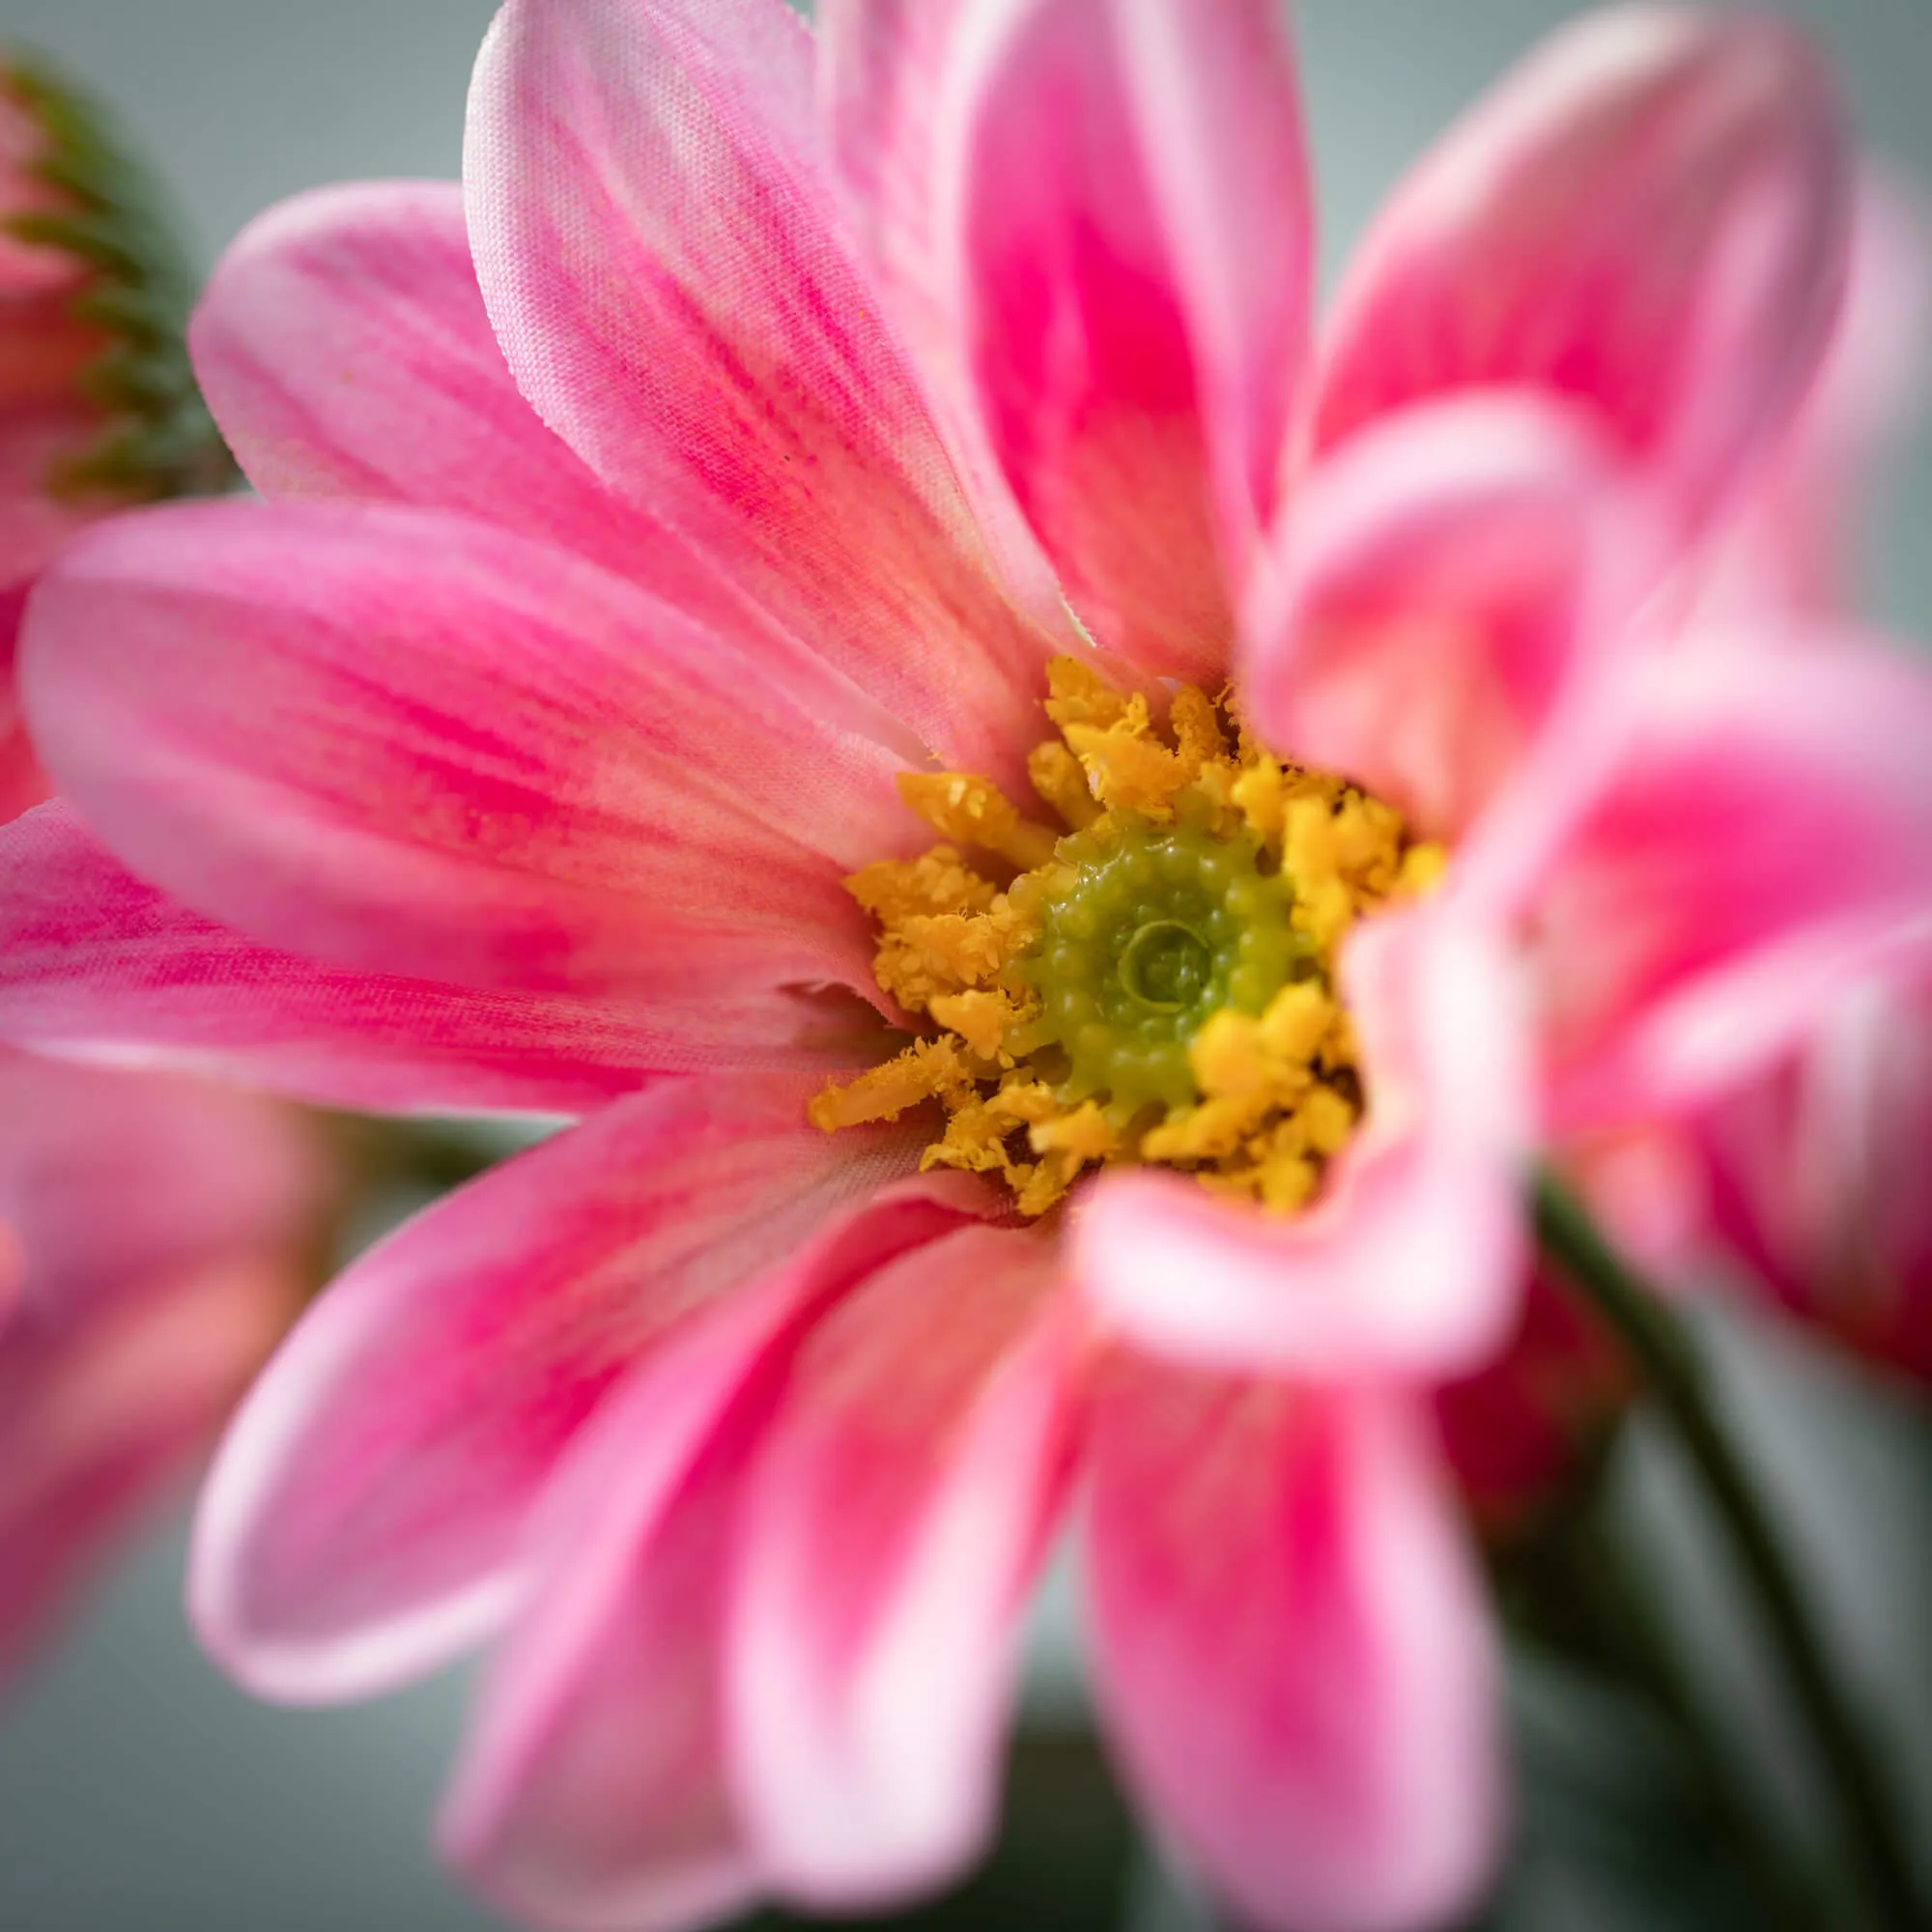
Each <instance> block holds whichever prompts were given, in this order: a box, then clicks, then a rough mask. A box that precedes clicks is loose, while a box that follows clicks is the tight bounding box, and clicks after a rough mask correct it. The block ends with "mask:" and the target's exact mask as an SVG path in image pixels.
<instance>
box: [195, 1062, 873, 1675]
mask: <svg viewBox="0 0 1932 1932" xmlns="http://www.w3.org/2000/svg"><path fill="white" fill-rule="evenodd" d="M808 1091H809V1088H808V1087H807V1086H806V1085H805V1084H804V1083H801V1082H800V1081H798V1080H797V1079H795V1078H794V1079H790V1080H785V1079H770V1078H754V1077H751V1076H743V1077H740V1078H737V1079H730V1078H726V1077H722V1076H721V1077H719V1078H717V1079H710V1080H705V1081H702V1082H680V1083H676V1084H673V1085H671V1086H669V1087H667V1088H664V1089H662V1090H660V1091H659V1092H658V1093H655V1094H648V1095H644V1096H641V1097H639V1098H638V1099H636V1100H632V1101H629V1102H625V1103H621V1104H619V1105H616V1106H613V1107H611V1108H609V1109H606V1110H605V1111H604V1112H602V1113H600V1114H599V1115H598V1116H596V1117H595V1119H594V1120H592V1121H590V1122H586V1123H585V1124H583V1125H582V1126H580V1127H577V1128H575V1129H572V1130H571V1131H569V1132H567V1133H565V1134H563V1135H561V1136H559V1137H558V1138H556V1139H554V1140H553V1141H551V1142H549V1143H547V1144H546V1145H544V1146H542V1147H540V1148H538V1149H536V1150H534V1151H531V1152H529V1153H527V1154H525V1155H523V1156H522V1157H520V1158H519V1159H517V1160H515V1161H512V1162H511V1163H509V1164H508V1165H507V1166H505V1167H503V1168H501V1169H499V1170H497V1171H495V1172H493V1173H492V1174H490V1175H488V1176H486V1177H485V1178H484V1179H481V1180H478V1181H476V1182H473V1183H471V1184H470V1185H469V1187H467V1188H465V1189H463V1190H462V1191H461V1192H459V1193H457V1194H455V1195H452V1196H450V1197H449V1198H448V1199H447V1200H445V1201H443V1202H441V1203H440V1204H439V1205H438V1206H437V1207H435V1208H431V1209H429V1210H428V1211H426V1212H425V1213H424V1214H422V1215H420V1216H419V1217H417V1218H416V1219H415V1220H414V1221H412V1222H411V1223H410V1224H409V1225H407V1226H406V1227H405V1228H403V1229H402V1230H401V1231H399V1232H398V1233H397V1234H396V1235H395V1236H391V1237H390V1238H389V1239H388V1240H387V1241H385V1242H384V1243H383V1244H381V1245H380V1246H379V1247H377V1248H375V1249H374V1250H372V1251H371V1252H370V1253H369V1254H368V1255H366V1256H365V1257H364V1258H363V1259H362V1260H361V1261H359V1262H358V1263H356V1264H355V1266H353V1267H352V1268H351V1269H350V1270H349V1272H348V1273H347V1274H345V1275H344V1276H342V1277H341V1278H340V1279H339V1280H338V1281H337V1282H336V1283H335V1284H334V1285H333V1286H332V1287H331V1288H330V1290H329V1292H328V1293H327V1295H326V1296H325V1297H324V1298H323V1300H321V1301H320V1302H318V1303H317V1305H316V1306H315V1308H314V1309H313V1310H312V1311H311V1312H310V1314H309V1315H308V1316H307V1317H306V1318H305V1319H304V1321H302V1323H301V1325H300V1326H299V1327H298V1330H297V1331H296V1333H295V1334H294V1335H293V1336H292V1337H291V1338H290V1340H289V1342H288V1344H287V1345H286V1347H285V1348H284V1349H283V1350H282V1351H281V1353H280V1354H279V1355H278V1356H277V1358H276V1360H275V1361H274V1362H273V1364H271V1365H270V1368H269V1370H268V1371H267V1372H266V1373H265V1374H264V1376H263V1377H262V1378H261V1379H260V1380H259V1381H258V1382H257V1384H256V1385H255V1388H254V1390H253V1391H252V1392H251V1394H250V1396H249V1399H248V1402H247V1404H246V1405H245V1406H244V1407H243V1409H242V1410H241V1415H240V1416H239V1418H238V1419H237V1421H236V1424H235V1426H234V1428H233V1430H232V1431H231V1432H230V1434H229V1436H228V1439H227V1441H226V1443H225V1444H224V1446H223V1450H222V1454H221V1459H220V1461H219V1463H218V1464H217V1465H216V1468H215V1470H214V1473H213V1476H212V1477H211V1479H210V1482H209V1485H208V1489H207V1492H206V1494H205V1496H204V1499H203V1504H202V1510H201V1516H200V1520H199V1523H198V1525H197V1531H196V1542H195V1554H194V1577H193V1607H194V1611H195V1616H196V1621H197V1624H198V1626H199V1628H200V1630H201V1633H202V1635H203V1638H204V1640H205V1641H206V1642H207V1643H208V1644H209V1646H210V1647H211V1649H213V1651H214V1652H215V1654H216V1655H217V1656H219V1657H221V1658H222V1659H223V1661H224V1662H226V1663H227V1664H228V1665H229V1667H230V1668H231V1669H232V1670H234V1671H235V1672H236V1673H237V1674H238V1675H240V1676H241V1678H242V1679H243V1680H244V1681H245V1682H247V1683H248V1684H249V1685H250V1686H251V1687H252V1688H254V1689H255V1690H258V1691H261V1692H264V1693H266V1694H269V1695H273V1696H277V1697H283V1698H287V1699H291V1700H295V1701H302V1702H308V1701H317V1702H323V1701H331V1700H334V1699H339V1698H343V1697H350V1696H355V1695H362V1694H367V1693H369V1692H371V1691H374V1690H383V1689H385V1688H387V1687H389V1686H390V1685H393V1684H395V1683H398V1682H401V1681H404V1680H406V1679H407V1678H409V1677H411V1676H412V1675H414V1674H416V1673H418V1672H420V1671H422V1670H424V1669H427V1668H430V1667H432V1666H433V1665H435V1664H437V1663H440V1662H443V1661H445V1660H446V1659H447V1658H448V1657H449V1656H451V1655H453V1654H455V1653H456V1652H458V1651H460V1650H462V1649H464V1648H467V1647H469V1645H470V1644H472V1643H474V1642H476V1641H478V1640H479V1639H480V1638H482V1637H483V1636H485V1635H488V1634H491V1633H492V1632H494V1631H495V1630H496V1629H497V1627H498V1626H499V1624H500V1622H501V1619H502V1617H503V1616H504V1615H505V1613H506V1612H507V1610H508V1608H509V1607H510V1605H511V1604H512V1602H513V1601H514V1596H515V1590H516V1586H517V1583H518V1581H519V1579H520V1576H521V1566H520V1563H519V1559H518V1554H517V1552H518V1547H519V1541H520V1537H521V1534H522V1531H523V1529H524V1527H525V1521H526V1515H527V1512H528V1510H529V1508H530V1505H531V1503H532V1502H533V1500H534V1499H535V1497H536V1495H537V1494H538V1492H540V1491H541V1490H542V1488H543V1487H544V1485H545V1484H546V1482H547V1481H548V1478H549V1475H550V1472H551V1468H552V1465H553V1463H554V1462H555V1460H556V1458H557V1457H558V1456H559V1454H560V1453H561V1452H562V1451H563V1449H564V1447H565V1445H566V1444H567V1443H568V1442H569V1441H570V1439H571V1438H572V1437H573V1435H575V1434H576V1433H577V1431H578V1430H579V1428H580V1427H581V1426H582V1424H583V1422H584V1421H585V1420H586V1418H587V1417H588V1416H589V1415H590V1414H591V1413H592V1412H593V1411H594V1410H595V1408H596V1407H597V1406H598V1404H599V1402H600V1401H601V1400H602V1398H603V1397H604V1395H605V1394H606V1392H607V1391H608V1390H609V1389H610V1388H611V1386H612V1384H613V1383H614V1382H615V1381H616V1380H617V1379H618V1378H620V1377H621V1376H622V1375H623V1374H624V1373H625V1372H626V1370H627V1369H628V1368H629V1367H630V1366H631V1365H632V1364H633V1363H634V1362H636V1361H638V1360H639V1359H641V1358H642V1357H643V1356H645V1355H647V1354H648V1353H649V1352H651V1350H653V1349H654V1348H655V1347H656V1346H658V1345H659V1343H660V1342H661V1340H662V1339H663V1338H664V1337H666V1336H668V1334H670V1333H672V1332H673V1331H674V1330H675V1329H676V1328H677V1326H678V1325H679V1324H680V1323H681V1322H683V1321H686V1320H688V1319H689V1318H691V1317H692V1315H693V1314H694V1313H695V1312H696V1311H697V1310H699V1309H701V1308H702V1307H703V1306H704V1305H705V1304H706V1303H707V1302H709V1301H710V1300H712V1299H714V1298H716V1297H717V1296H719V1295H721V1294H724V1293H725V1292H726V1291H728V1290H729V1289H731V1288H732V1287H733V1286H734V1285H735V1284H736V1283H737V1282H738V1281H740V1280H741V1279H743V1278H744V1277H745V1276H746V1275H748V1274H753V1273H756V1272H757V1271H759V1270H760V1269H761V1268H763V1267H765V1266H767V1265H769V1264H771V1263H772V1262H773V1261H774V1260H776V1259H777V1258H778V1257H780V1256H781V1255H783V1254H784V1253H785V1252H786V1251H787V1250H788V1249H789V1248H790V1247H791V1246H793V1245H794V1244H795V1243H796V1242H798V1241H799V1240H800V1239H801V1238H803V1237H804V1236H806V1235H807V1234H808V1233H810V1230H811V1229H812V1228H813V1227H814V1226H815V1225H816V1224H817V1223H818V1221H819V1220H821V1219H822V1218H823V1217H824V1216H825V1215H826V1213H827V1212H829V1211H830V1210H831V1209H832V1208H835V1207H836V1206H837V1205H838V1203H839V1202H840V1201H841V1199H843V1198H845V1197H846V1196H848V1195H852V1194H863V1193H864V1192H865V1190H866V1189H867V1187H868V1186H870V1185H873V1184H875V1183H876V1181H877V1180H878V1179H879V1178H880V1176H881V1173H882V1171H891V1169H892V1167H893V1166H894V1164H895V1162H894V1158H893V1155H894V1153H895V1151H899V1137H897V1136H895V1135H893V1134H892V1133H891V1132H890V1130H876V1131H874V1132H872V1133H869V1134H867V1135H866V1136H865V1137H863V1138H862V1139H861V1140H859V1141H856V1142H847V1141H844V1140H840V1141H837V1142H835V1141H832V1140H830V1139H829V1138H828V1137H827V1136H825V1135H823V1134H820V1133H818V1132H817V1131H816V1130H815V1129H814V1128H812V1127H810V1126H809V1125H808V1124H807V1123H806V1122H805V1120H804V1099H805V1094H806V1093H807V1092H808ZM903 1157H904V1156H903V1153H902V1152H901V1153H900V1158H901V1159H903Z"/></svg>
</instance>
